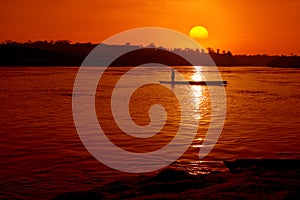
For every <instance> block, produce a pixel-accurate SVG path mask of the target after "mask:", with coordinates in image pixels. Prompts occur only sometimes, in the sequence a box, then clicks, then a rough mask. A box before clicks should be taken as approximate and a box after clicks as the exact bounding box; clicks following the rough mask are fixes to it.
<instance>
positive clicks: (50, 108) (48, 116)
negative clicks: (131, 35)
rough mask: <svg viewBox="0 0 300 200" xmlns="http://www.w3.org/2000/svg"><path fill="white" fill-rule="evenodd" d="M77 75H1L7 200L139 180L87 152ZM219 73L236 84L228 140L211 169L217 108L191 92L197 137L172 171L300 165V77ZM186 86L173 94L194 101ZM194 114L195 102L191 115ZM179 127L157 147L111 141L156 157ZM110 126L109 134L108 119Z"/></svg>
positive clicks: (237, 70)
mask: <svg viewBox="0 0 300 200" xmlns="http://www.w3.org/2000/svg"><path fill="white" fill-rule="evenodd" d="M77 70H78V68H77V67H73V68H72V67H32V68H31V67H6V68H1V69H0V77H1V78H0V90H1V92H0V98H1V104H0V110H1V115H0V124H1V129H0V134H1V137H0V146H1V153H0V198H3V197H9V198H30V199H49V198H53V197H54V196H55V195H57V194H59V193H62V192H68V191H84V190H88V189H91V188H94V187H96V186H97V185H101V184H103V182H106V181H111V180H112V179H115V178H117V177H118V178H119V177H126V176H133V175H132V174H127V173H121V172H118V171H116V170H112V169H110V168H108V167H106V166H105V165H103V164H101V163H100V162H99V161H97V160H96V159H95V158H94V157H92V156H91V155H90V154H89V153H88V151H87V150H86V149H85V147H84V146H83V144H82V142H81V140H80V138H79V136H78V134H77V132H76V128H75V125H74V121H73V116H72V90H73V83H74V80H75V77H76V73H77ZM124 70H126V68H122V67H121V68H115V69H113V70H111V72H110V73H109V74H110V76H111V77H108V79H113V77H114V76H116V75H117V74H118V73H122V71H124ZM203 70H207V69H205V68H203ZM219 70H220V72H221V75H222V77H223V79H224V80H227V81H228V83H229V84H228V85H227V86H226V88H225V89H226V95H227V116H226V121H225V125H224V129H223V131H222V134H221V137H220V139H219V141H218V143H217V144H216V146H215V147H214V149H213V150H212V152H211V153H210V154H209V155H208V156H206V157H205V159H204V161H205V162H203V161H199V159H198V152H199V149H200V147H201V141H202V140H203V137H204V136H205V133H206V130H207V128H208V126H209V122H210V109H211V108H210V100H209V93H208V91H207V88H206V86H192V87H193V88H192V90H193V91H194V94H195V96H196V97H195V98H194V99H193V101H195V102H196V103H198V104H199V105H200V115H201V120H200V123H199V127H198V134H197V136H196V137H195V140H194V142H193V144H192V145H191V146H190V148H189V149H188V151H187V152H186V153H185V154H184V155H183V156H182V157H181V158H180V159H178V160H177V161H176V162H174V164H173V166H174V167H177V168H181V169H185V170H187V171H189V172H190V173H203V172H207V171H211V170H214V169H221V168H220V161H222V160H225V159H234V158H293V159H295V158H296V159H300V142H299V137H300V131H299V130H300V121H299V117H300V71H299V70H297V69H281V68H268V67H219ZM186 74H187V75H188V76H190V77H191V80H197V74H195V68H193V67H186ZM154 75H156V76H161V78H162V79H165V78H169V72H168V71H165V70H161V71H160V70H159V69H158V70H157V69H156V70H155V74H154ZM103 87H104V88H110V87H113V86H112V85H109V84H108V85H104V86H103ZM185 87H189V86H184V85H183V86H177V85H176V86H175V88H173V89H174V90H176V89H180V90H182V91H183V93H184V94H186V95H189V94H188V92H187V90H185ZM219 87H220V86H219ZM185 92H186V93H185ZM139 95H140V97H143V96H144V94H143V93H142V94H137V98H136V99H133V101H134V106H133V108H134V112H135V114H134V117H136V118H137V119H140V121H137V123H140V124H143V123H147V120H146V121H143V120H145V114H144V112H140V111H141V110H144V109H143V108H144V106H145V105H144V104H143V103H139V101H138V97H139ZM153 95H157V94H155V92H154V93H153ZM101 98H108V97H107V96H105V95H104V96H101V95H99V94H98V93H97V95H96V110H97V114H99V113H100V114H101V113H102V112H104V111H105V109H107V108H103V107H102V106H103V105H101ZM157 98H158V100H161V101H162V102H164V101H166V102H168V100H169V99H168V98H166V96H160V97H157ZM198 104H195V105H198ZM192 109H193V103H191V113H192V111H193V110H192ZM183 117H193V116H192V114H191V116H183ZM104 118H105V114H104ZM172 120H173V122H174V124H175V125H174V124H170V126H169V127H168V129H166V130H165V132H164V134H165V135H164V136H163V139H162V138H161V137H160V138H159V139H157V140H156V141H151V144H147V143H146V142H144V143H136V141H131V140H126V139H125V138H126V137H118V136H117V134H118V132H117V131H116V130H114V129H112V128H111V132H110V133H109V134H110V135H111V138H112V139H113V138H115V141H116V142H117V143H118V145H119V146H121V147H123V148H125V149H126V148H128V149H127V150H130V151H134V150H136V149H139V151H147V150H149V151H152V150H155V148H160V147H161V146H163V145H165V143H166V141H169V140H170V138H172V137H173V135H174V133H176V123H177V122H178V119H176V118H172ZM104 126H106V129H108V130H109V129H110V123H109V120H108V122H107V123H106V124H104ZM173 126H174V127H173ZM191 126H193V125H192V124H191ZM112 156H113V155H112ZM134 176H135V175H134Z"/></svg>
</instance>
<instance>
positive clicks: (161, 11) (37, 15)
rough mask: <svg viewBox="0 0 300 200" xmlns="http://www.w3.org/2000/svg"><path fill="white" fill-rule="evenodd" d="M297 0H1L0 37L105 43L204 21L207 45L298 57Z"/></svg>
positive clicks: (299, 16) (299, 15) (185, 30)
mask: <svg viewBox="0 0 300 200" xmlns="http://www.w3.org/2000/svg"><path fill="white" fill-rule="evenodd" d="M299 10H300V1H297V0H285V1H279V0H252V1H248V0H232V1H228V0H218V1H217V0H204V1H203V0H190V1H186V0H152V1H144V2H142V1H138V0H126V1H120V0H110V1H103V0H51V1H48V0H47V1H42V0H26V1H24V0H11V1H2V2H1V12H0V18H1V21H0V25H1V34H0V41H5V40H7V39H10V40H14V41H27V40H33V41H34V40H59V39H68V40H71V41H73V42H87V41H91V42H101V41H102V40H104V39H106V38H107V37H109V36H112V35H114V34H116V33H119V32H121V31H125V30H128V29H132V28H137V27H145V26H159V27H165V28H170V29H174V30H177V31H180V32H182V33H185V34H188V32H189V30H190V28H191V27H193V26H195V25H203V26H205V27H206V28H207V29H208V32H209V38H208V39H205V40H201V41H200V43H201V44H202V45H203V46H204V47H208V46H209V47H213V48H215V49H216V48H220V49H221V50H231V51H232V52H233V53H234V54H241V53H246V54H257V53H260V54H262V53H266V54H287V55H290V54H291V53H294V54H298V55H300V40H299V36H300V26H299V21H300V12H299Z"/></svg>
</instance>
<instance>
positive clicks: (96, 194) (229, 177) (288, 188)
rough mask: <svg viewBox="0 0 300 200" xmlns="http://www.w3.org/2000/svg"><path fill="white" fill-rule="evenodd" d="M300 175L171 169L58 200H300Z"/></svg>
mask: <svg viewBox="0 0 300 200" xmlns="http://www.w3.org/2000/svg"><path fill="white" fill-rule="evenodd" d="M299 172H300V170H299V169H297V168H296V169H295V168H293V167H291V168H288V169H285V170H282V169H279V168H278V169H276V168H273V169H266V168H261V167H249V168H237V169H235V170H232V171H229V170H228V171H225V172H219V171H214V172H211V173H209V174H200V175H191V174H189V173H188V172H186V171H182V170H177V169H173V168H167V169H164V170H162V171H160V172H156V173H153V174H151V175H148V176H142V175H139V176H136V177H132V178H129V179H126V180H124V179H122V178H120V179H119V180H116V181H113V182H110V183H107V184H105V185H102V186H100V187H97V188H94V189H92V190H89V191H74V192H68V193H64V194H60V195H58V196H56V197H55V198H54V199H55V200H62V199H157V198H159V199H273V200H274V199H278V200H279V199H283V200H289V199H300V173H299Z"/></svg>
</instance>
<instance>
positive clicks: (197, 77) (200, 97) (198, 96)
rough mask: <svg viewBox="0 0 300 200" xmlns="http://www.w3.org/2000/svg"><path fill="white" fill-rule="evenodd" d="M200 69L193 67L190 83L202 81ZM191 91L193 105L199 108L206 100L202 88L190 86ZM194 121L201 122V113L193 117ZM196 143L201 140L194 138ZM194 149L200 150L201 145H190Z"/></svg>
mask: <svg viewBox="0 0 300 200" xmlns="http://www.w3.org/2000/svg"><path fill="white" fill-rule="evenodd" d="M201 69H202V66H194V73H193V75H192V76H191V79H192V81H203V78H202V75H201ZM191 88H192V91H193V95H194V98H193V103H194V104H195V106H201V104H202V102H203V101H204V98H206V97H205V96H204V94H203V87H201V86H200V85H191ZM194 117H195V119H197V120H201V113H199V114H196V115H194ZM195 140H196V141H198V142H199V143H202V140H203V138H201V137H199V138H195ZM192 146H193V147H194V148H201V147H202V145H201V144H195V145H192Z"/></svg>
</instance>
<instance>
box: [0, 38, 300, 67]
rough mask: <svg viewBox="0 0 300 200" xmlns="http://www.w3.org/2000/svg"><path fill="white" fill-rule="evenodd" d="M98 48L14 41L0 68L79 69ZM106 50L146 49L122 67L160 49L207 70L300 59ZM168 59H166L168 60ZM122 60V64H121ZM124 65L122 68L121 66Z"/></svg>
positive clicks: (0, 57)
mask: <svg viewBox="0 0 300 200" xmlns="http://www.w3.org/2000/svg"><path fill="white" fill-rule="evenodd" d="M97 45H98V44H92V43H89V42H88V43H74V44H73V43H71V42H70V41H68V40H59V41H55V42H54V41H49V42H48V41H35V42H30V41H29V42H25V43H18V42H13V41H6V42H4V43H2V44H0V66H80V65H81V63H82V62H83V60H84V59H85V57H86V56H87V55H88V54H89V52H90V51H91V50H92V49H93V48H94V47H96V46H97ZM100 45H103V46H105V47H106V48H108V49H109V51H110V52H111V53H113V52H114V51H117V50H120V49H123V50H124V49H125V50H128V51H131V50H132V49H134V48H133V47H136V48H137V47H138V48H140V49H145V50H144V51H140V52H139V56H136V57H135V59H136V61H134V60H132V59H130V60H127V61H126V58H123V60H122V63H123V64H122V66H126V65H134V63H135V62H137V60H139V59H141V57H140V56H142V57H145V56H146V55H147V51H151V50H150V49H154V50H155V49H156V50H157V49H162V50H166V51H168V52H171V53H175V54H180V55H183V56H184V57H185V58H189V59H192V60H195V63H196V64H197V65H203V66H209V65H211V64H212V63H211V62H207V59H205V58H207V56H208V55H209V56H210V57H211V58H212V59H213V61H214V63H215V64H216V65H217V66H272V67H300V57H299V56H268V55H232V53H231V52H230V51H227V52H225V51H222V52H220V50H219V49H217V51H214V50H213V49H212V48H208V49H207V51H205V50H204V49H200V50H198V49H196V50H195V49H190V48H185V49H180V48H174V49H164V48H156V47H155V45H154V44H151V45H149V46H146V47H142V46H134V45H130V44H129V43H126V44H124V45H107V44H100ZM160 53H163V54H165V56H166V57H165V58H162V57H160V58H161V59H171V60H169V61H167V60H164V62H167V63H171V65H177V66H183V65H186V64H187V63H186V62H182V60H181V61H180V60H176V59H175V60H174V58H173V57H170V54H166V52H163V51H160ZM168 56H169V57H168ZM124 59H125V60H124ZM124 63H125V64H124ZM114 66H121V64H120V63H119V64H118V63H114Z"/></svg>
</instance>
